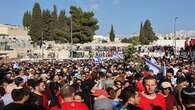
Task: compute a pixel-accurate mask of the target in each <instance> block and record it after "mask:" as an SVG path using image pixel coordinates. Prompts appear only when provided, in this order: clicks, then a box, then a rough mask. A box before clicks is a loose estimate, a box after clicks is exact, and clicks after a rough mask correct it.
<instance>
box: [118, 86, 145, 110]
mask: <svg viewBox="0 0 195 110" xmlns="http://www.w3.org/2000/svg"><path fill="white" fill-rule="evenodd" d="M119 98H121V99H122V100H123V107H122V108H126V109H127V110H141V109H140V108H139V107H138V106H137V105H138V104H139V101H140V96H139V94H138V92H137V91H136V88H134V87H126V88H125V89H123V90H122V92H121V94H120V96H119Z"/></svg>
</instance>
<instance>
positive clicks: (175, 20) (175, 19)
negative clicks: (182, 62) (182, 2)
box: [174, 17, 178, 55]
mask: <svg viewBox="0 0 195 110" xmlns="http://www.w3.org/2000/svg"><path fill="white" fill-rule="evenodd" d="M177 19H178V17H175V18H174V40H175V55H176V52H177V48H176V47H177V45H176V22H177Z"/></svg>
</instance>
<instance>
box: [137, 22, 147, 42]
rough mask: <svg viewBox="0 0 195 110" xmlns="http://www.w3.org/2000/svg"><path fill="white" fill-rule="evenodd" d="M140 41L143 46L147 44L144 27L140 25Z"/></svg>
mask: <svg viewBox="0 0 195 110" xmlns="http://www.w3.org/2000/svg"><path fill="white" fill-rule="evenodd" d="M139 41H140V42H141V44H147V37H146V36H145V35H144V29H143V25H142V23H141V25H140V33H139Z"/></svg>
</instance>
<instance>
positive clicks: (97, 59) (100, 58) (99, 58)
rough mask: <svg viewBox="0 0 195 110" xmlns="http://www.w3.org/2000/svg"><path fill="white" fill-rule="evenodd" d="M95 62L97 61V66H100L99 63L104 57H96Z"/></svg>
mask: <svg viewBox="0 0 195 110" xmlns="http://www.w3.org/2000/svg"><path fill="white" fill-rule="evenodd" d="M94 61H95V64H99V63H101V62H102V57H100V56H96V57H95V58H94Z"/></svg>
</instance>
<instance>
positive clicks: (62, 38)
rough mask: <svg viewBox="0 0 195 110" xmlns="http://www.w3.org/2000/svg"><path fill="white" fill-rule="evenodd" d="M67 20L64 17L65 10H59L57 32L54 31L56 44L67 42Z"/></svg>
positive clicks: (68, 36) (68, 35)
mask: <svg viewBox="0 0 195 110" xmlns="http://www.w3.org/2000/svg"><path fill="white" fill-rule="evenodd" d="M68 23H69V19H68V17H67V16H66V15H65V10H61V11H60V14H59V17H58V21H57V24H58V25H57V31H56V38H55V41H56V42H60V43H64V42H69V39H70V34H69V30H70V29H69V28H70V27H69V25H68Z"/></svg>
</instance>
